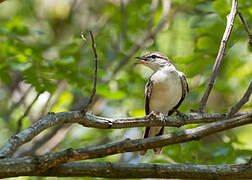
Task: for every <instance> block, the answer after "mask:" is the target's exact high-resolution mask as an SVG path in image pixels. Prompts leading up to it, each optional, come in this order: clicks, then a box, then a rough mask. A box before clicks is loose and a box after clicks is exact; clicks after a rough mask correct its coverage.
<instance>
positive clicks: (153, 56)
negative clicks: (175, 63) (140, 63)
mask: <svg viewBox="0 0 252 180" xmlns="http://www.w3.org/2000/svg"><path fill="white" fill-rule="evenodd" d="M148 58H153V59H155V58H161V59H164V58H163V57H160V56H157V55H155V54H153V55H151V56H148Z"/></svg>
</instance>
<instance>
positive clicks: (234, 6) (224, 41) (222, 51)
mask: <svg viewBox="0 0 252 180" xmlns="http://www.w3.org/2000/svg"><path fill="white" fill-rule="evenodd" d="M236 14H237V0H233V2H232V8H231V12H230V14H229V15H228V16H227V26H226V29H225V32H224V34H223V37H222V40H221V44H220V49H219V52H218V55H217V57H216V60H215V63H214V67H213V70H212V73H211V76H210V79H209V82H208V85H207V88H206V91H205V93H204V95H203V97H202V99H201V101H200V105H199V108H198V112H201V113H202V112H203V110H204V107H205V105H206V103H207V100H208V97H209V95H210V92H211V90H212V88H213V85H214V81H215V79H216V76H217V72H218V70H219V67H220V65H221V62H222V60H223V57H224V55H225V49H226V46H227V42H228V40H229V37H230V34H231V32H232V29H233V26H234V20H235V16H236Z"/></svg>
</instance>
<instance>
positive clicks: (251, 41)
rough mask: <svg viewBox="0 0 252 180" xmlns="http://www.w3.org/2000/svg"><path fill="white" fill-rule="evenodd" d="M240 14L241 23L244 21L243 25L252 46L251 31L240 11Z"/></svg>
mask: <svg viewBox="0 0 252 180" xmlns="http://www.w3.org/2000/svg"><path fill="white" fill-rule="evenodd" d="M238 14H239V17H240V19H241V21H242V24H243V26H244V29H245V31H246V32H247V34H248V37H249V44H250V45H251V46H252V34H251V33H250V31H249V27H248V24H247V23H246V21H245V19H244V18H243V16H242V13H241V12H240V11H238Z"/></svg>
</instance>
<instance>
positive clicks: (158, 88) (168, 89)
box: [149, 71, 182, 115]
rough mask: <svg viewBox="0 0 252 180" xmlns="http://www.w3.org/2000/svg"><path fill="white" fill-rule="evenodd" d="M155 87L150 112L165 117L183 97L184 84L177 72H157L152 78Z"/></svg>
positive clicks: (153, 87) (152, 92)
mask: <svg viewBox="0 0 252 180" xmlns="http://www.w3.org/2000/svg"><path fill="white" fill-rule="evenodd" d="M152 79H153V86H152V91H151V96H150V103H149V107H150V111H158V112H161V113H163V114H165V115H167V113H168V112H169V111H170V110H172V109H173V108H174V107H175V106H176V105H177V104H178V103H179V101H180V99H181V97H182V84H181V80H180V77H179V75H178V74H177V73H176V72H175V71H171V72H167V71H165V72H162V71H161V72H156V73H155V74H153V76H152Z"/></svg>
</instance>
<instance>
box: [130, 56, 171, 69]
mask: <svg viewBox="0 0 252 180" xmlns="http://www.w3.org/2000/svg"><path fill="white" fill-rule="evenodd" d="M135 58H137V59H139V60H140V61H139V62H137V64H143V65H145V66H147V67H149V68H151V69H152V70H154V71H156V70H158V69H159V68H162V67H164V66H169V65H172V62H171V60H170V59H169V58H168V57H167V56H166V55H164V54H163V53H160V52H151V53H148V54H146V55H143V56H137V57H135Z"/></svg>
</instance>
